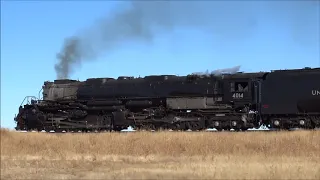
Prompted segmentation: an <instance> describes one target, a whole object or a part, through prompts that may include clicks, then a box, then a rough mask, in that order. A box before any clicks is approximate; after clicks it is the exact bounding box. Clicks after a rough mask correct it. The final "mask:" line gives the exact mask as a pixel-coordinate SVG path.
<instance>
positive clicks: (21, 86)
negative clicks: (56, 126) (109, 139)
mask: <svg viewBox="0 0 320 180" xmlns="http://www.w3.org/2000/svg"><path fill="white" fill-rule="evenodd" d="M228 2H229V4H223V2H221V1H220V2H217V3H220V4H219V5H217V6H207V7H210V8H211V7H213V8H211V9H210V8H208V9H209V10H208V9H207V11H203V12H212V14H208V15H206V17H209V16H210V17H209V18H208V19H205V20H204V21H207V22H206V23H207V24H208V26H210V28H211V29H210V28H209V29H204V28H203V26H201V27H200V26H199V27H197V26H194V27H193V28H192V29H191V28H190V27H189V28H187V27H186V26H178V25H177V26H175V27H174V29H172V30H170V31H161V32H160V31H159V32H158V33H155V37H154V40H153V44H150V43H149V44H148V43H143V42H135V41H130V43H127V42H125V43H124V44H123V45H121V46H117V47H115V48H113V50H110V51H107V52H108V53H105V54H104V55H103V56H100V57H99V58H98V59H96V60H94V61H86V62H84V63H83V64H82V65H81V67H79V68H78V69H76V70H75V71H74V73H73V74H72V75H71V78H74V79H80V80H85V79H86V78H90V77H117V76H120V75H132V76H138V75H141V76H145V75H149V74H179V75H186V74H188V73H192V72H199V71H205V70H207V69H208V70H214V69H218V68H227V67H233V66H236V65H241V70H242V71H269V70H272V69H289V68H302V67H306V66H308V67H319V65H320V53H319V49H320V47H319V41H320V38H319V21H320V20H319V16H320V15H319V1H318V2H316V1H313V2H311V1H309V2H306V1H305V2H302V1H300V2H299V1H287V2H284V1H283V2H281V3H277V2H274V1H264V2H257V1H256V2H254V1H250V2H249V3H248V2H247V4H245V5H241V4H239V3H238V4H237V6H236V7H231V6H232V4H230V1H228ZM124 3H129V2H128V1H127V2H124V1H123V2H120V1H118V2H117V1H114V2H111V1H105V2H103V1H93V2H89V1H79V2H77V1H69V2H62V1H52V2H40V1H25V2H23V1H20V2H18V1H15V2H9V1H5V2H3V1H1V127H7V128H13V127H14V126H15V123H14V120H13V118H14V115H15V113H17V112H18V107H19V105H20V103H21V102H22V100H23V99H24V97H25V96H27V95H35V96H37V95H38V91H39V90H40V88H41V86H42V84H43V82H44V81H46V80H51V81H52V80H54V79H55V78H56V73H55V70H54V64H55V63H56V59H55V58H56V53H57V52H58V51H59V50H60V49H61V46H62V43H63V40H64V38H66V37H68V36H72V35H76V34H77V33H78V32H79V31H82V30H83V29H84V28H88V27H89V28H90V27H91V26H90V25H91V24H93V22H95V20H96V19H97V18H101V17H106V16H108V15H110V14H112V12H113V10H114V9H116V8H119V7H122V6H121V5H123V4H124ZM189 8H190V7H189ZM239 9H240V10H239ZM177 12H180V11H177ZM185 12H186V11H181V13H185ZM188 12H189V14H180V19H181V18H183V17H186V18H185V21H186V22H187V21H189V20H190V21H197V18H199V17H204V15H203V14H201V13H200V14H201V15H199V13H197V14H196V12H193V11H192V9H188ZM227 12H236V13H227ZM248 12H250V13H248ZM193 13H194V14H195V15H194V16H190V14H193ZM150 17H152V16H150ZM201 19H203V18H201ZM198 20H199V22H200V19H198ZM182 24H183V23H182ZM203 24H205V23H203ZM203 24H202V25H203ZM154 29H155V32H157V28H154ZM204 30H205V31H204ZM89 37H90V36H89Z"/></svg>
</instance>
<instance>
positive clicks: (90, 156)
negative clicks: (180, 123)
mask: <svg viewBox="0 0 320 180" xmlns="http://www.w3.org/2000/svg"><path fill="white" fill-rule="evenodd" d="M1 179H320V132H319V131H294V132H243V133H241V132H239V133H227V132H221V133H210V132H158V133H152V132H135V133H100V134H98V133H97V134H80V133H79V134H78V133H76V134H48V133H17V132H10V131H7V130H1Z"/></svg>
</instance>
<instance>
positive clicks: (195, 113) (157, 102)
mask: <svg viewBox="0 0 320 180" xmlns="http://www.w3.org/2000/svg"><path fill="white" fill-rule="evenodd" d="M42 95H43V98H42V99H37V98H35V97H31V100H29V98H30V97H26V99H27V100H28V102H27V103H25V104H23V103H22V104H21V106H20V108H19V113H18V114H17V115H16V117H15V121H16V124H17V126H16V130H27V131H31V130H38V131H41V130H46V131H51V130H54V131H56V132H59V131H102V130H106V131H121V130H122V129H127V127H129V126H131V127H133V128H134V129H139V130H140V129H145V130H152V129H153V130H159V129H171V130H182V131H183V130H189V129H190V130H193V131H196V130H205V129H208V128H215V129H217V130H218V131H222V130H231V129H233V130H236V131H246V130H248V129H249V128H259V127H260V126H261V125H265V126H268V127H269V128H273V129H284V130H285V129H289V128H305V129H313V128H317V127H319V126H320V68H303V69H291V70H274V71H270V72H257V73H243V72H238V73H234V74H220V75H213V74H206V75H199V74H189V75H186V76H175V75H151V76H146V77H136V78H135V77H128V76H121V77H118V78H117V79H114V78H91V79H87V80H85V81H78V80H70V79H63V80H55V81H54V82H49V81H46V82H44V85H43V87H42Z"/></svg>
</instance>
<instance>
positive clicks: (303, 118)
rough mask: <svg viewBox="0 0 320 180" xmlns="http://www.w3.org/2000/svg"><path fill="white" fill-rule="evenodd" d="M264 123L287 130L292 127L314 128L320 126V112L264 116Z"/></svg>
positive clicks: (276, 128)
mask: <svg viewBox="0 0 320 180" xmlns="http://www.w3.org/2000/svg"><path fill="white" fill-rule="evenodd" d="M264 119H265V120H264V121H265V124H268V125H269V127H270V128H271V129H273V130H289V129H292V128H300V129H315V128H320V114H318V113H314V114H312V113H308V114H291V115H273V116H265V117H264Z"/></svg>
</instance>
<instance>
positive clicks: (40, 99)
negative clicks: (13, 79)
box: [38, 88, 43, 100]
mask: <svg viewBox="0 0 320 180" xmlns="http://www.w3.org/2000/svg"><path fill="white" fill-rule="evenodd" d="M41 91H43V88H41V89H40V91H39V93H38V99H39V100H42V99H43V97H42V98H40V94H41Z"/></svg>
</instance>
